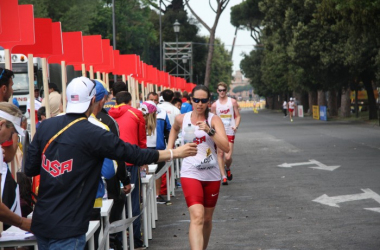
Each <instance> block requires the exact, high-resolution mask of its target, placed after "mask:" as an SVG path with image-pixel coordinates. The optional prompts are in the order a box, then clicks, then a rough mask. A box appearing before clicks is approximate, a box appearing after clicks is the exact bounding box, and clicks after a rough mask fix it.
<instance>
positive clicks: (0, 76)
mask: <svg viewBox="0 0 380 250" xmlns="http://www.w3.org/2000/svg"><path fill="white" fill-rule="evenodd" d="M4 72H5V69H3V72H1V75H0V79H1V78H2V77H3V74H4Z"/></svg>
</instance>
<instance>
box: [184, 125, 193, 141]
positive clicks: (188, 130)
mask: <svg viewBox="0 0 380 250" xmlns="http://www.w3.org/2000/svg"><path fill="white" fill-rule="evenodd" d="M184 132H185V136H184V137H183V143H184V144H186V143H190V142H193V141H194V139H195V128H193V127H192V126H191V124H190V123H189V124H188V125H187V127H185V129H184Z"/></svg>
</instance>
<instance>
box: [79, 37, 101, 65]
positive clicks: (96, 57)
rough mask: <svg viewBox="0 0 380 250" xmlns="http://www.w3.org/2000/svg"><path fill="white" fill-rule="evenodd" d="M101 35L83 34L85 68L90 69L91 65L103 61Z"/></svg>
mask: <svg viewBox="0 0 380 250" xmlns="http://www.w3.org/2000/svg"><path fill="white" fill-rule="evenodd" d="M102 47H103V45H102V36H101V35H92V36H83V55H84V62H85V64H86V70H90V66H91V65H96V64H101V63H103V50H102Z"/></svg>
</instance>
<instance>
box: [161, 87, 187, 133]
mask: <svg viewBox="0 0 380 250" xmlns="http://www.w3.org/2000/svg"><path fill="white" fill-rule="evenodd" d="M161 96H162V98H163V100H164V101H163V102H162V103H160V104H158V105H157V107H158V108H160V109H161V110H165V111H166V114H168V117H169V121H170V125H172V126H173V124H174V119H175V117H176V116H177V115H179V114H181V112H180V111H179V109H178V108H176V107H175V106H174V105H173V104H171V101H172V100H173V98H174V93H173V91H171V90H170V89H165V90H164V91H162V92H161Z"/></svg>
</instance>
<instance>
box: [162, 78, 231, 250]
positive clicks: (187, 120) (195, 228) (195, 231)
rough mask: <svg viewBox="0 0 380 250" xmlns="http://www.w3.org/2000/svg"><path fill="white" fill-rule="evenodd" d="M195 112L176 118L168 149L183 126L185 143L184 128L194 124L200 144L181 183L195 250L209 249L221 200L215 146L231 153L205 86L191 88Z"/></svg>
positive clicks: (184, 167) (185, 161)
mask: <svg viewBox="0 0 380 250" xmlns="http://www.w3.org/2000/svg"><path fill="white" fill-rule="evenodd" d="M192 95H193V97H192V104H193V111H192V112H188V113H185V114H182V115H178V116H176V118H175V122H174V125H173V126H172V130H171V131H170V136H169V142H168V148H171V147H172V145H174V141H175V140H176V138H177V135H178V133H179V131H180V129H182V143H183V138H184V137H185V136H186V133H185V128H186V127H188V126H189V124H191V127H193V128H194V129H195V139H194V142H195V143H196V144H197V145H198V146H197V149H198V153H197V155H195V156H191V157H186V158H184V159H183V162H182V168H181V184H182V190H183V193H184V196H185V199H186V203H187V206H188V208H189V212H190V230H189V241H190V246H191V249H192V250H202V249H206V248H207V245H208V241H209V239H210V234H211V229H212V215H213V213H214V209H215V205H216V202H217V200H218V195H219V188H220V179H221V177H220V171H219V166H218V159H217V153H216V149H217V148H220V149H221V150H223V151H224V152H225V153H228V151H229V150H230V149H229V144H228V139H227V136H226V132H225V130H224V126H223V123H222V120H221V119H220V118H219V117H218V116H216V115H213V114H211V113H209V110H208V102H209V99H210V91H209V90H208V88H207V87H206V86H204V85H198V86H196V87H195V88H194V89H193V91H192Z"/></svg>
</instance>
